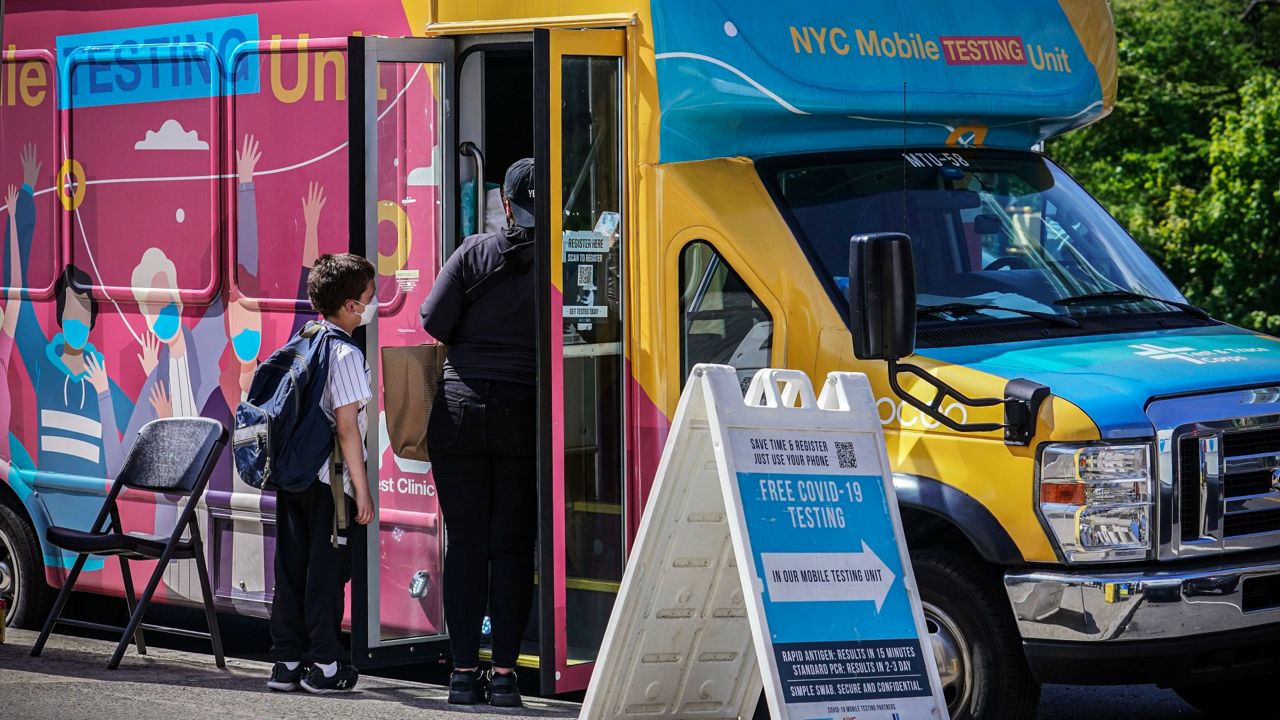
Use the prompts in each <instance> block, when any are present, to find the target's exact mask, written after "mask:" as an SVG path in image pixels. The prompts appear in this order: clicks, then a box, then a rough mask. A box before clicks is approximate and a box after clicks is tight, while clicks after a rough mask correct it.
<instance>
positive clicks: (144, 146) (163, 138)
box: [133, 120, 209, 150]
mask: <svg viewBox="0 0 1280 720" xmlns="http://www.w3.org/2000/svg"><path fill="white" fill-rule="evenodd" d="M133 149H134V150H208V149H209V143H207V142H205V141H204V140H201V139H200V136H199V135H198V134H197V133H196V131H195V130H191V131H187V130H184V129H183V128H182V123H180V122H178V121H177V120H165V121H164V124H163V125H161V126H160V129H159V130H148V131H147V137H146V139H145V140H139V141H138V142H136V143H134V144H133Z"/></svg>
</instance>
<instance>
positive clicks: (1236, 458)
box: [1174, 421, 1280, 550]
mask: <svg viewBox="0 0 1280 720" xmlns="http://www.w3.org/2000/svg"><path fill="white" fill-rule="evenodd" d="M1242 422H1243V421H1242ZM1176 448H1177V453H1178V454H1177V457H1176V458H1175V459H1174V463H1175V465H1174V468H1175V469H1176V472H1177V473H1178V476H1177V485H1178V492H1179V507H1178V515H1177V517H1178V520H1179V523H1180V535H1181V538H1182V541H1183V542H1184V543H1185V542H1196V543H1202V542H1206V541H1221V542H1223V543H1225V546H1224V549H1227V550H1231V549H1253V548H1258V547H1266V546H1271V545H1280V426H1278V425H1266V426H1263V427H1250V428H1248V429H1243V428H1239V429H1237V428H1233V427H1224V428H1220V429H1217V430H1216V431H1214V432H1205V431H1204V430H1200V431H1198V432H1197V434H1195V435H1185V436H1182V437H1179V438H1178V440H1177V445H1176ZM1202 508H1203V510H1202ZM1268 534H1271V535H1273V536H1274V537H1271V538H1269V537H1267V535H1268ZM1233 539H1235V540H1234V542H1233Z"/></svg>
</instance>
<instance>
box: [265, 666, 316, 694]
mask: <svg viewBox="0 0 1280 720" xmlns="http://www.w3.org/2000/svg"><path fill="white" fill-rule="evenodd" d="M306 672H307V666H306V665H303V664H302V663H298V667H296V668H294V669H292V670H290V669H289V667H288V666H287V665H285V664H284V663H282V662H278V663H276V664H275V665H272V666H271V677H270V678H268V679H267V688H268V689H269V690H278V691H279V692H293V691H294V690H301V689H302V686H301V685H299V684H298V683H299V681H301V680H302V676H303V675H305V674H306Z"/></svg>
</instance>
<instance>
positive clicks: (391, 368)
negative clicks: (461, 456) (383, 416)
mask: <svg viewBox="0 0 1280 720" xmlns="http://www.w3.org/2000/svg"><path fill="white" fill-rule="evenodd" d="M446 350H447V348H446V347H445V346H444V345H410V346H407V347H384V348H382V392H383V402H384V406H385V408H386V412H387V435H388V436H390V439H391V450H392V451H393V452H395V454H396V455H398V456H399V457H402V458H404V459H406V460H421V461H426V460H429V459H430V458H428V457H427V420H428V418H430V417H431V401H432V400H434V399H435V396H436V387H437V386H438V385H439V384H440V377H441V375H443V374H444V356H445V352H446Z"/></svg>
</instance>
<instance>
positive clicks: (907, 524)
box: [901, 507, 982, 557]
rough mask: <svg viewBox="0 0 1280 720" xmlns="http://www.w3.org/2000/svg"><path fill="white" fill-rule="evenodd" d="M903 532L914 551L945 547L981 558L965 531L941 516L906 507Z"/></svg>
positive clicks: (903, 512)
mask: <svg viewBox="0 0 1280 720" xmlns="http://www.w3.org/2000/svg"><path fill="white" fill-rule="evenodd" d="M901 512H902V530H903V532H905V533H906V536H907V547H908V548H910V549H912V550H924V549H925V548H938V547H943V548H947V549H950V550H959V551H961V552H964V553H966V554H970V555H975V556H979V557H980V556H981V555H982V553H980V552H978V548H977V547H975V546H974V544H973V542H972V541H971V540H970V539H969V536H968V535H965V534H964V531H963V530H961V529H960V528H958V527H956V525H955V523H953V522H951V521H950V520H948V519H947V518H944V517H942V516H941V515H936V514H934V513H931V512H929V511H927V510H921V509H919V508H913V507H904V508H901Z"/></svg>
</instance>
